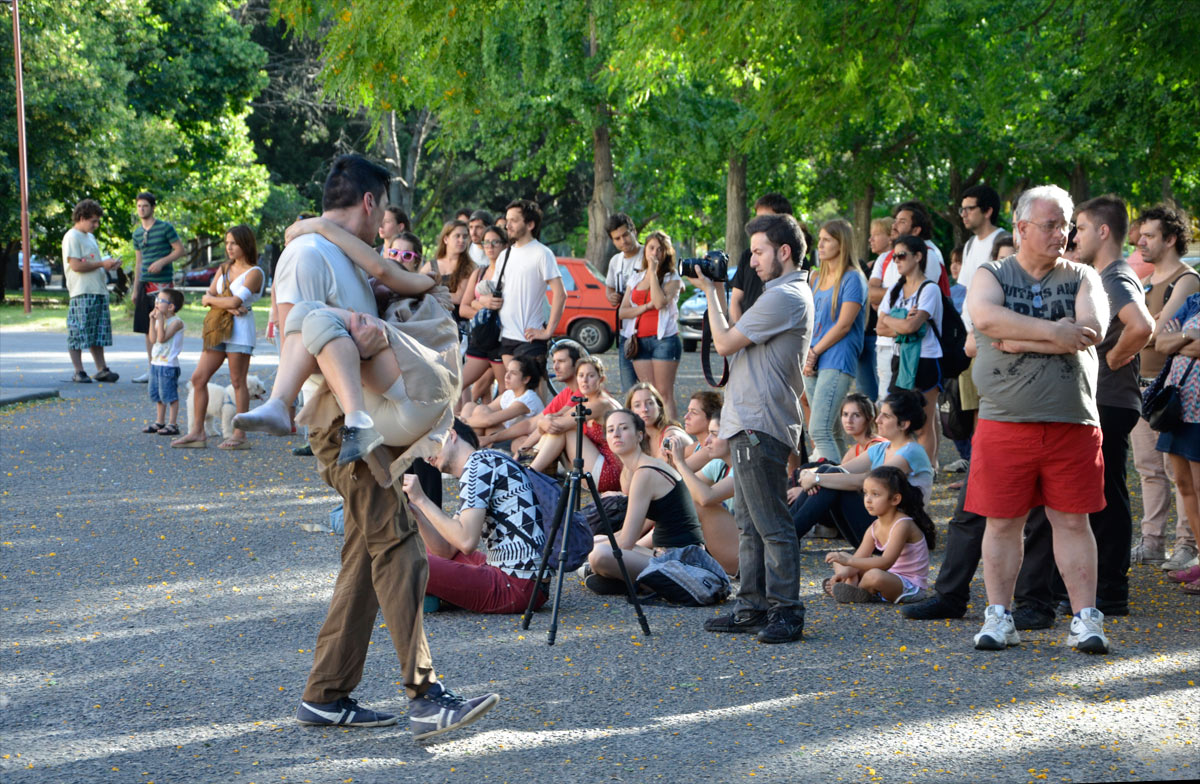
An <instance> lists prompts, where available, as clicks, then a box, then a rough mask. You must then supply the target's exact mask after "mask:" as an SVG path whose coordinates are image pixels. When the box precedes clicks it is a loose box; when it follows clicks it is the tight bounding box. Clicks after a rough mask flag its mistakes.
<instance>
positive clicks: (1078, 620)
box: [1067, 607, 1108, 653]
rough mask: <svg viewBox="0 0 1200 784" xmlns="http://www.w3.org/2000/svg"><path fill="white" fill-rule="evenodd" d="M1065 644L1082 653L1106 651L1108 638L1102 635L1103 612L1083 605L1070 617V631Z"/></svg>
mask: <svg viewBox="0 0 1200 784" xmlns="http://www.w3.org/2000/svg"><path fill="white" fill-rule="evenodd" d="M1067 645H1070V646H1071V647H1072V648H1074V649H1075V650H1077V651H1081V652H1082V653H1108V638H1107V637H1105V636H1104V613H1102V612H1100V611H1099V610H1097V609H1096V608H1095V607H1084V608H1083V609H1082V610H1080V611H1079V614H1078V615H1076V616H1073V617H1072V618H1071V633H1070V634H1069V635H1067Z"/></svg>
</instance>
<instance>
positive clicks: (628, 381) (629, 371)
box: [616, 335, 637, 400]
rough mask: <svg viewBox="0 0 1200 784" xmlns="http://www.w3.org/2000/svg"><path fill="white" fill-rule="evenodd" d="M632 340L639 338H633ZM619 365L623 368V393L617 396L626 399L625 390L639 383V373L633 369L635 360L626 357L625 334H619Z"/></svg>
mask: <svg viewBox="0 0 1200 784" xmlns="http://www.w3.org/2000/svg"><path fill="white" fill-rule="evenodd" d="M631 340H637V338H631ZM617 366H618V367H620V368H621V394H619V395H616V397H617V398H618V399H620V400H624V399H625V392H626V391H627V390H628V389H629V388H630V387H631V386H633V385H634V384H636V383H637V373H635V372H634V370H633V362H632V360H629V359H626V358H625V336H624V335H617Z"/></svg>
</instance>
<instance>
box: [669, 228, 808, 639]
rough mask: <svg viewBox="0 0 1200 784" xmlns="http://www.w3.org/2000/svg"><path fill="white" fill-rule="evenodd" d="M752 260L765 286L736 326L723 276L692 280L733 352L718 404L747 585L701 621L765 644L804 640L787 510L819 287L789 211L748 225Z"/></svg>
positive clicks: (717, 342)
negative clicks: (807, 276)
mask: <svg viewBox="0 0 1200 784" xmlns="http://www.w3.org/2000/svg"><path fill="white" fill-rule="evenodd" d="M746 233H747V234H748V235H750V264H751V266H752V268H753V269H754V271H755V273H757V275H758V277H759V279H760V280H761V281H763V283H765V284H766V285H765V290H764V291H763V293H762V295H761V296H760V297H759V298H758V300H756V301H755V303H754V305H753V306H751V307H750V309H749V310H747V311H746V312H745V313H743V314H742V317H741V318H740V319H738V322H737V324H736V325H735V326H732V327H731V326H729V319H728V315H727V314H726V313H725V312H724V309H723V307H722V305H723V304H724V302H725V291H724V287H725V284H724V281H712V280H709V279H708V278H705V277H703V276H701V277H697V278H692V279H691V281H692V283H693V284H694V285H695V286H696V287H697V288H700V289H702V290H703V291H704V295H705V296H706V297H707V298H708V302H709V308H708V322H709V326H710V327H711V328H712V337H713V347H714V348H716V350H717V353H718V354H720V355H721V356H723V357H728V356H732V357H733V359H732V361H731V363H730V368H729V371H730V372H729V386H727V387H726V389H725V392H726V397H725V405H724V407H723V408H722V409H721V432H720V435H721V438H724V439H727V440H728V441H729V448H730V451H731V453H732V454H733V468H734V471H733V483H734V495H733V514H734V517H735V518H736V520H737V524H738V528H739V529H740V531H741V533H740V534H739V537H738V568H739V570H740V572H741V587H740V588H739V589H738V595H737V604H736V605H735V608H734V611H733V612H732V613H731V614H729V615H723V616H720V617H718V618H712V619H710V620H709V621H707V622H706V623H705V624H704V628H705V629H706V630H708V631H711V632H742V633H745V632H751V631H757V632H758V640H759V642H765V643H782V642H792V641H795V640H799V639H800V638H801V636H802V635H803V633H804V603H803V602H801V601H800V576H799V560H800V544H799V539H798V537H797V535H796V528H795V526H794V525H793V523H792V520H791V516H790V515H789V514H788V508H787V464H788V456H789V455H790V454H792V453H794V452H795V451H796V450H797V448H798V447H799V445H800V438H801V434H802V432H803V426H802V424H801V423H802V422H803V415H802V413H801V410H800V392H801V390H803V388H804V379H803V376H802V374H801V371H802V368H803V367H804V357H805V354H807V353H808V343H809V339H810V337H811V335H812V330H813V301H812V290H811V289H809V287H808V283H806V282H805V280H804V277H803V274H802V273H801V271H800V265H801V264H802V263H803V261H804V252H805V243H804V234H803V233H802V232H801V230H800V224H798V223H796V220H795V218H793V217H792V216H790V215H762V216H759V217H756V218H754V220H752V221H750V223H749V224H747V225H746Z"/></svg>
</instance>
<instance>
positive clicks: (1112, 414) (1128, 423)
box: [1015, 406, 1138, 612]
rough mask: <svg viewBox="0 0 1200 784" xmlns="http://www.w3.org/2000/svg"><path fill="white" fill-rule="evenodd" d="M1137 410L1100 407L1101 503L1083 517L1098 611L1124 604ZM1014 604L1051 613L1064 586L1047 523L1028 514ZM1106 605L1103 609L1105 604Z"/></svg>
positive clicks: (1064, 593)
mask: <svg viewBox="0 0 1200 784" xmlns="http://www.w3.org/2000/svg"><path fill="white" fill-rule="evenodd" d="M1137 420H1138V412H1137V411H1134V410H1133V409H1131V408H1116V407H1113V406H1100V433H1101V435H1102V437H1103V439H1104V442H1103V444H1102V446H1101V447H1100V450H1101V454H1102V455H1103V456H1104V508H1103V509H1101V510H1100V511H1099V512H1094V513H1092V514H1091V515H1089V516H1088V522H1089V523H1090V524H1091V527H1092V535H1093V536H1095V537H1096V607H1097V608H1098V609H1099V610H1100V611H1101V612H1109V611H1111V610H1125V609H1127V608H1128V607H1129V549H1130V546H1131V545H1132V539H1133V513H1132V510H1131V509H1130V505H1129V488H1128V486H1127V485H1126V484H1125V460H1126V458H1127V457H1128V455H1129V433H1130V432H1131V431H1132V430H1133V426H1134V425H1136V424H1137ZM1015 593H1016V600H1017V604H1019V605H1021V606H1023V607H1034V608H1036V609H1039V610H1042V611H1044V612H1053V611H1054V605H1055V603H1056V602H1057V601H1058V600H1059V599H1063V598H1066V596H1067V590H1066V587H1065V586H1064V585H1063V582H1062V578H1061V577H1060V576H1059V574H1058V567H1057V565H1056V564H1055V561H1054V537H1053V533H1052V531H1051V528H1050V523H1049V521H1048V520H1046V518H1045V515H1042V517H1041V519H1040V520H1037V521H1035V520H1034V517H1033V515H1032V514H1031V515H1030V516H1029V522H1028V523H1027V524H1026V526H1025V560H1024V561H1023V562H1022V564H1021V573H1020V574H1019V575H1018V576H1017V586H1016V591H1015ZM1106 608H1107V609H1106Z"/></svg>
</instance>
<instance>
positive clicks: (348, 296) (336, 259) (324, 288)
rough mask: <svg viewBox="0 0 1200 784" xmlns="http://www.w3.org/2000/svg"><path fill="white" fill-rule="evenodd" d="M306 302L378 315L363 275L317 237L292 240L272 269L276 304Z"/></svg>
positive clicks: (339, 253) (328, 244)
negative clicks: (273, 269) (321, 303)
mask: <svg viewBox="0 0 1200 784" xmlns="http://www.w3.org/2000/svg"><path fill="white" fill-rule="evenodd" d="M308 301H315V302H324V303H325V304H327V305H332V306H334V307H335V308H344V309H346V310H353V311H355V312H357V313H369V314H371V315H372V316H377V315H379V311H378V310H377V309H376V307H375V295H374V294H373V293H372V292H371V287H370V286H369V285H368V284H367V273H366V272H364V271H363V270H362V269H360V268H359V267H358V266H356V265H355V264H354V263H353V262H352V261H350V259H348V258H347V257H346V254H344V253H342V251H341V249H340V248H338V246H337V245H334V244H333V243H332V242H330V241H329V240H327V239H325V238H324V237H322V236H321V235H320V234H305V235H303V236H300V237H297V238H296V239H294V240H292V241H291V242H290V243H288V246H287V247H286V248H285V249H284V251H283V254H282V255H281V256H280V257H279V264H278V265H277V266H276V267H275V302H276V304H284V305H295V304H296V303H297V302H308ZM281 326H285V325H281Z"/></svg>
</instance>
